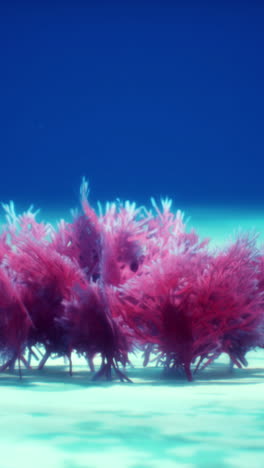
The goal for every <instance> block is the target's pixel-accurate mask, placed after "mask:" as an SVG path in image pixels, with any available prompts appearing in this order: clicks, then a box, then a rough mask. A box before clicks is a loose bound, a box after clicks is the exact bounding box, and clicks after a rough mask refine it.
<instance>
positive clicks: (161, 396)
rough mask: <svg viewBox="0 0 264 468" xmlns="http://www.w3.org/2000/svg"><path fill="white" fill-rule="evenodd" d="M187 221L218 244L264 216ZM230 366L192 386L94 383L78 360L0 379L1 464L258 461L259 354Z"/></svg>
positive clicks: (262, 391)
mask: <svg viewBox="0 0 264 468" xmlns="http://www.w3.org/2000/svg"><path fill="white" fill-rule="evenodd" d="M190 212H191V213H186V214H187V216H188V215H189V214H191V216H192V218H191V223H190V224H191V225H193V226H194V227H196V228H197V231H198V233H200V234H201V235H202V236H211V237H212V239H213V242H215V244H216V245H217V244H218V245H219V244H220V243H222V242H223V241H224V240H225V239H227V238H228V237H229V236H230V235H231V234H232V233H234V231H235V230H237V228H239V227H240V228H242V229H244V230H248V229H254V228H255V229H256V230H257V231H259V232H260V233H261V236H260V240H261V241H263V234H262V233H264V216H263V212H253V211H252V210H249V211H247V212H238V211H237V210H236V211H235V210H231V209H228V210H226V211H225V210H224V209H223V210H221V211H218V212H216V211H215V210H211V209H203V210H199V209H196V210H195V209H194V210H193V211H192V210H190ZM247 358H248V361H249V366H248V368H246V369H233V371H230V368H229V363H228V359H227V357H225V356H223V357H221V359H219V360H218V361H216V362H215V363H214V364H213V365H212V366H210V367H209V368H208V369H207V370H205V371H203V372H201V373H199V374H197V375H196V376H195V380H194V382H191V383H190V382H186V380H185V379H184V378H181V377H177V378H175V379H168V378H165V377H164V375H163V374H162V369H160V368H155V367H148V368H146V369H143V368H142V360H140V359H135V360H134V363H135V367H134V368H128V369H127V375H128V376H129V377H130V378H131V379H132V380H133V382H134V383H133V384H129V383H122V384H121V383H119V382H117V381H113V382H111V383H106V382H92V381H91V374H90V372H89V371H88V368H87V366H86V364H85V362H84V361H81V360H79V359H77V358H76V359H75V365H74V375H73V377H70V376H69V374H68V369H67V365H65V364H64V362H63V361H60V360H56V361H52V360H49V361H48V363H47V366H46V368H45V369H44V370H42V371H41V372H38V371H36V370H34V371H28V370H23V378H22V379H21V380H20V379H19V377H18V374H17V372H15V373H14V374H8V373H5V374H1V375H0V395H1V404H0V421H1V423H0V468H44V467H45V468H47V467H51V468H101V467H105V466H114V467H115V468H119V467H120V468H126V467H129V468H152V467H153V468H160V467H162V468H173V467H185V468H189V467H200V468H203V467H212V468H220V467H227V468H228V467H236V468H248V467H250V468H262V467H263V466H264V351H262V350H259V351H257V352H253V351H252V352H251V353H249V354H248V355H247Z"/></svg>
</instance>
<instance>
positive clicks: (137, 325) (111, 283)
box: [0, 180, 264, 381]
mask: <svg viewBox="0 0 264 468" xmlns="http://www.w3.org/2000/svg"><path fill="white" fill-rule="evenodd" d="M151 202H152V210H147V209H146V208H145V207H137V206H136V205H135V204H134V203H129V202H125V203H121V202H120V201H117V202H116V203H108V204H107V205H106V207H105V209H103V208H102V207H101V205H100V206H99V210H98V211H99V213H98V214H97V213H96V212H95V210H93V209H92V208H91V206H90V205H89V202H88V184H87V182H86V181H85V180H83V183H82V185H81V205H82V213H81V214H75V215H74V217H73V220H72V222H70V223H66V222H65V221H63V220H62V221H61V222H60V223H59V224H58V226H57V228H55V227H54V226H51V225H49V224H45V223H39V222H38V221H37V220H36V215H37V213H34V212H33V211H32V208H30V209H29V211H27V212H26V213H24V214H22V215H19V216H17V215H16V213H15V210H14V205H13V203H10V205H3V208H4V210H5V213H6V220H7V223H6V225H4V226H3V228H2V233H1V236H0V292H1V294H0V359H1V367H0V370H2V371H5V370H7V369H13V368H14V366H15V364H16V362H17V363H18V364H19V370H20V373H21V362H22V363H23V365H25V366H27V367H30V362H31V357H32V356H34V357H37V356H39V354H40V353H41V358H40V360H39V361H40V362H39V365H38V368H39V369H41V368H42V367H43V366H44V365H45V363H46V361H47V360H48V358H49V357H50V356H54V355H55V356H67V357H68V358H69V362H70V373H72V361H71V356H72V353H73V352H77V353H78V354H79V355H83V356H85V358H86V359H87V362H88V364H89V366H90V369H91V371H93V372H94V375H93V378H94V379H98V378H106V379H111V378H112V376H113V372H114V375H115V376H116V377H118V378H119V379H120V380H122V381H129V378H128V377H127V376H126V375H125V373H124V372H125V371H124V367H125V366H126V365H127V364H128V363H129V353H131V352H135V351H137V350H141V351H142V352H143V357H144V365H147V364H148V362H149V360H150V359H152V360H153V359H154V360H155V361H156V363H157V365H161V366H163V367H164V368H165V369H166V370H167V371H168V372H174V371H180V372H181V371H182V372H184V373H185V375H186V377H187V379H188V380H192V378H193V375H194V374H195V372H197V371H198V370H201V369H203V368H205V367H206V366H208V365H209V364H210V363H211V362H212V361H213V360H215V359H216V358H217V357H219V356H220V355H221V354H222V353H226V354H227V355H228V356H229V357H230V360H231V362H232V363H233V364H234V365H236V366H238V367H242V366H245V365H247V361H246V354H247V352H248V351H250V350H252V349H255V348H257V347H263V345H264V296H263V294H264V253H263V251H262V249H258V248H257V247H256V237H254V236H249V235H243V236H241V235H240V236H238V237H237V239H235V240H234V242H233V243H229V245H227V246H226V247H225V248H221V249H212V248H210V242H209V240H208V239H205V240H201V239H200V238H199V236H198V235H197V233H196V232H194V231H191V232H187V230H186V226H185V224H184V220H183V214H182V213H181V212H180V211H177V212H176V213H173V211H172V209H171V201H170V200H168V199H165V200H161V204H160V205H161V206H160V207H159V206H158V205H157V204H156V202H155V200H153V199H152V200H151ZM41 350H42V351H41ZM43 350H44V352H43ZM98 355H100V356H101V360H102V362H101V367H100V369H99V370H97V372H96V371H95V367H94V362H93V360H94V357H95V356H98ZM121 368H122V370H121ZM175 374H176V372H175Z"/></svg>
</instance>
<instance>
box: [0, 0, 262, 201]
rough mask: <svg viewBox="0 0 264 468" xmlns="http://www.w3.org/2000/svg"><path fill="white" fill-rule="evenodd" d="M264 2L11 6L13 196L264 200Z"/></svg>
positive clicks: (7, 130)
mask: <svg viewBox="0 0 264 468" xmlns="http://www.w3.org/2000/svg"><path fill="white" fill-rule="evenodd" d="M197 5H199V6H197ZM262 5H263V2H262V1H259V2H257V1H248V2H238V1H235V2H232V1H228V2H227V1H226V2H225V1H220V2H217V1H210V2H208V3H207V2H199V1H196V2H193V3H191V2H188V1H182V2H180V1H179V2H178V1H166V0H163V1H162V0H161V1H159V2H158V1H148V2H146V1H145V2H144V1H140V2H139V1H138V2H137V1H135V0H134V1H131V2H130V1H125V0H124V1H123V2H115V1H111V0H109V1H106V2H102V1H100V0H98V1H94V2H91V1H86V2H85V1H82V2H80V1H72V2H67V1H65V2H56V1H53V2H49V1H43V2H41V1H35V2H27V1H23V0H21V1H20V2H17V3H15V2H12V0H11V1H8V0H6V1H1V18H0V41H1V48H0V50H1V51H0V54H1V57H0V58H1V75H0V80H1V91H0V100H1V102H0V128H1V138H0V155H1V184H0V199H1V200H2V201H8V200H9V199H14V200H15V201H16V202H19V203H25V204H26V205H28V204H29V203H31V202H34V204H35V205H37V206H42V205H45V206H48V205H53V206H54V207H56V206H62V205H64V204H69V205H70V206H72V205H74V204H75V203H76V202H77V200H78V191H79V184H80V180H81V176H83V175H86V176H87V177H88V179H89V180H90V184H91V198H92V200H97V199H100V200H102V201H104V200H107V199H114V198H115V197H121V198H125V199H127V198H128V199H133V200H137V201H139V202H147V201H148V199H149V197H150V196H151V195H154V196H156V197H157V196H160V195H163V196H165V195H168V196H171V197H173V198H174V199H175V200H176V203H177V205H178V206H179V207H181V206H182V205H184V204H199V203H206V204H208V203H213V204H222V203H228V202H229V203H240V204H243V203H247V204H250V203H252V204H256V203H257V204H258V203H262V202H263V201H264V190H263V167H264V164H263V157H264V152H263V150H264V139H263V128H264V126H263V124H264V118H263V112H264V111H263V109H264V91H263V83H264V80H263V79H264V66H263V50H264V33H263V24H264V9H263V6H262Z"/></svg>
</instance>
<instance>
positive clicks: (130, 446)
mask: <svg viewBox="0 0 264 468" xmlns="http://www.w3.org/2000/svg"><path fill="white" fill-rule="evenodd" d="M248 359H249V367H248V368H247V369H234V370H233V371H230V369H229V365H228V360H227V358H225V357H222V358H221V359H220V360H219V361H217V362H215V363H214V365H212V366H211V367H210V368H209V369H208V370H206V371H203V372H201V373H200V374H198V375H196V378H195V381H194V382H192V383H188V382H186V381H185V380H184V379H182V378H180V377H177V378H173V379H168V378H167V379H166V378H165V377H164V375H162V370H161V369H160V368H155V367H150V368H147V369H142V367H141V365H140V363H139V361H138V362H136V365H135V367H134V368H130V369H128V370H127V374H128V375H129V377H131V378H132V379H133V382H134V383H133V384H129V383H122V384H120V383H119V382H115V381H114V382H111V383H106V382H92V381H91V380H90V379H91V374H90V372H88V370H87V367H86V365H85V364H84V363H82V362H80V361H78V360H77V362H76V363H75V366H74V370H75V372H74V375H73V377H70V376H69V374H68V372H67V366H65V365H63V364H61V363H60V361H59V362H57V361H50V362H49V365H48V366H47V367H46V368H45V369H44V370H43V371H41V372H38V371H36V370H35V371H26V370H25V371H23V378H22V380H19V378H18V376H17V374H13V375H12V374H2V375H1V376H0V386H1V409H0V417H1V424H0V453H1V458H0V467H1V468H18V467H19V468H36V467H38V468H44V467H45V468H46V467H47V466H50V467H56V468H89V467H91V468H92V467H98V468H99V467H100V468H101V467H104V466H107V465H109V466H114V467H120V468H121V467H130V468H144V467H146V468H147V467H153V468H154V467H157V468H159V467H165V468H170V467H177V466H179V467H201V468H202V467H218V468H220V467H237V468H248V467H255V468H257V467H259V468H262V467H263V466H264V442H263V435H264V432H263V431H264V409H263V401H264V352H263V351H258V352H251V353H249V354H248Z"/></svg>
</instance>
